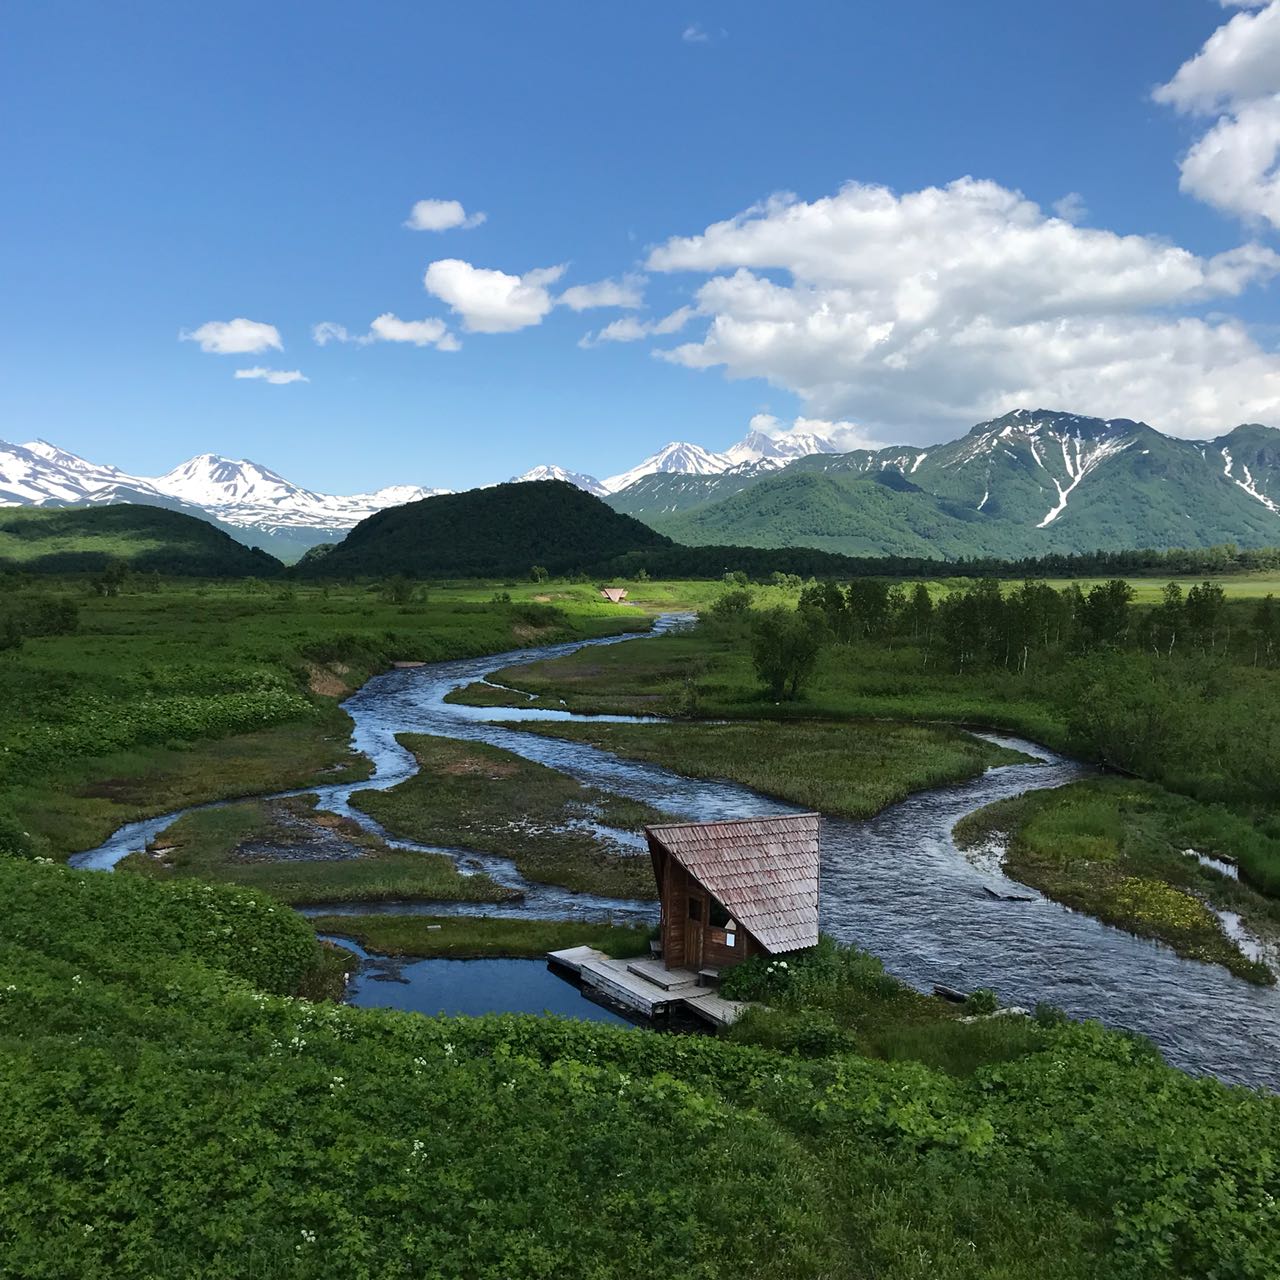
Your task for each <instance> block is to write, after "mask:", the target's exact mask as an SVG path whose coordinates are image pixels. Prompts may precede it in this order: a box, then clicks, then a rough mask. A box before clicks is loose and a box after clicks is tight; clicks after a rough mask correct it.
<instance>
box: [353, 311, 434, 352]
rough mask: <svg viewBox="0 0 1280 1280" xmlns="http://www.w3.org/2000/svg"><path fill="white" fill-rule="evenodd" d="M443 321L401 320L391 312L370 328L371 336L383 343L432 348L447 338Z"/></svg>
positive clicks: (377, 320)
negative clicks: (408, 343)
mask: <svg viewBox="0 0 1280 1280" xmlns="http://www.w3.org/2000/svg"><path fill="white" fill-rule="evenodd" d="M448 333H449V329H448V326H447V325H446V324H445V322H444V321H443V320H437V319H435V318H432V319H430V320H401V319H400V317H399V316H396V315H392V313H391V312H390V311H386V312H384V313H383V314H382V315H380V316H378V318H377V319H376V320H374V322H373V323H372V324H371V325H370V326H369V334H370V337H372V338H373V339H375V340H378V341H381V342H411V343H413V345H414V346H415V347H430V346H433V345H437V344H439V342H440V340H441V339H442V338H444V337H447V336H448Z"/></svg>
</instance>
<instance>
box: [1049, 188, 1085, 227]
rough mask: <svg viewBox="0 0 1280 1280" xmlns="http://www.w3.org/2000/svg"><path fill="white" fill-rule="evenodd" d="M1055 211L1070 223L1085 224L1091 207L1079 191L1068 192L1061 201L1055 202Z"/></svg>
mask: <svg viewBox="0 0 1280 1280" xmlns="http://www.w3.org/2000/svg"><path fill="white" fill-rule="evenodd" d="M1053 211H1054V213H1056V214H1057V215H1058V217H1060V218H1065V219H1066V220H1067V221H1068V222H1083V221H1084V220H1085V219H1086V218H1087V217H1088V216H1089V206H1088V205H1086V204H1085V202H1084V196H1082V195H1081V194H1080V193H1079V192H1078V191H1068V192H1067V194H1066V195H1065V196H1063V197H1062V198H1061V199H1060V200H1055V201H1054V202H1053Z"/></svg>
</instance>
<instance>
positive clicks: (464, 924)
mask: <svg viewBox="0 0 1280 1280" xmlns="http://www.w3.org/2000/svg"><path fill="white" fill-rule="evenodd" d="M309 923H310V924H311V925H312V926H313V927H314V928H315V930H316V932H317V933H320V934H331V935H334V936H338V937H343V938H351V939H352V940H354V941H355V942H358V943H359V944H360V945H361V946H362V947H365V948H367V949H368V950H370V951H376V952H377V953H378V954H380V955H384V956H412V957H415V958H418V959H426V958H431V957H437V956H439V957H448V958H450V959H454V960H470V959H479V958H486V957H506V958H510V959H534V960H540V959H542V958H543V957H544V956H545V955H546V954H547V952H548V951H555V950H558V949H559V948H562V947H578V946H588V947H595V948H596V950H597V951H603V952H604V953H605V954H606V955H610V956H614V957H616V958H618V959H622V958H624V957H626V956H638V955H646V954H648V950H649V939H650V937H651V936H652V934H653V930H652V929H651V928H650V927H648V926H647V925H610V924H593V923H589V922H583V921H574V920H514V919H490V918H484V917H479V918H477V917H474V916H396V915H368V916H355V915H341V916H326V915H316V916H311V917H310V918H309Z"/></svg>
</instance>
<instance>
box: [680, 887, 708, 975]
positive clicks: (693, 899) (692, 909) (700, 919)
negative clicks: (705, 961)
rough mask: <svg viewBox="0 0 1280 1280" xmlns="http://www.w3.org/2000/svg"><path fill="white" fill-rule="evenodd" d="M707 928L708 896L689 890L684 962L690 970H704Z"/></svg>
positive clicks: (699, 891)
mask: <svg viewBox="0 0 1280 1280" xmlns="http://www.w3.org/2000/svg"><path fill="white" fill-rule="evenodd" d="M706 927H707V895H706V894H705V893H703V892H702V890H701V889H693V888H691V889H690V890H689V918H688V920H687V921H686V922H685V939H684V962H685V964H686V966H687V967H688V968H690V969H701V968H702V935H703V931H704V930H705V929H706Z"/></svg>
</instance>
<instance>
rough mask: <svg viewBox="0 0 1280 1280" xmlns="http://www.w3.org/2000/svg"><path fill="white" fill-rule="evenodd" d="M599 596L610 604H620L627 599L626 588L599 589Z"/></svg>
mask: <svg viewBox="0 0 1280 1280" xmlns="http://www.w3.org/2000/svg"><path fill="white" fill-rule="evenodd" d="M600 594H601V595H602V596H604V598H605V599H606V600H607V601H608V602H609V603H610V604H621V603H622V602H623V601H624V600H625V599H626V598H627V589H626V587H601V588H600Z"/></svg>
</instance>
